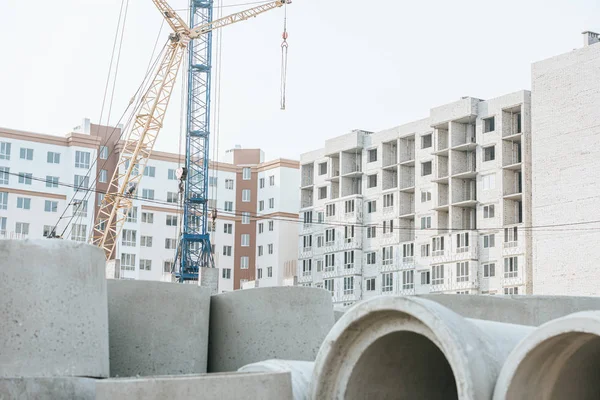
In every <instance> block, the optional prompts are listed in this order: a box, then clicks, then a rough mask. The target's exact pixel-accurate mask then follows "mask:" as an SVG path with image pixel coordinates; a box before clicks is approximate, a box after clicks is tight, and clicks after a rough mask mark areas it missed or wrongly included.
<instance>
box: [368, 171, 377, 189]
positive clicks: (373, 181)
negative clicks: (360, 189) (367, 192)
mask: <svg viewBox="0 0 600 400" xmlns="http://www.w3.org/2000/svg"><path fill="white" fill-rule="evenodd" d="M374 187H377V174H374V175H369V176H368V177H367V188H369V189H370V188H374Z"/></svg>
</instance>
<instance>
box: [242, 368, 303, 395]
mask: <svg viewBox="0 0 600 400" xmlns="http://www.w3.org/2000/svg"><path fill="white" fill-rule="evenodd" d="M314 367H315V363H314V362H311V361H287V360H267V361H261V362H257V363H254V364H248V365H244V366H243V367H242V368H240V369H239V370H238V371H239V372H289V373H290V374H291V375H292V392H293V395H294V400H308V399H309V393H310V381H311V379H312V373H313V369H314Z"/></svg>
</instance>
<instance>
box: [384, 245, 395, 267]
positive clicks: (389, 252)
mask: <svg viewBox="0 0 600 400" xmlns="http://www.w3.org/2000/svg"><path fill="white" fill-rule="evenodd" d="M393 258H394V247H393V246H388V247H384V248H383V249H382V251H381V260H382V263H383V265H391V264H392V263H393Z"/></svg>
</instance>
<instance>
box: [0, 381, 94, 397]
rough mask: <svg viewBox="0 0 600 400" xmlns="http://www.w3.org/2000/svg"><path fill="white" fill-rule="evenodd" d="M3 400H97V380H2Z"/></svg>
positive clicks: (0, 387) (0, 391)
mask: <svg viewBox="0 0 600 400" xmlns="http://www.w3.org/2000/svg"><path fill="white" fill-rule="evenodd" d="M0 399H1V400H32V399H35V400H95V399H96V379H93V378H76V377H52V378H0Z"/></svg>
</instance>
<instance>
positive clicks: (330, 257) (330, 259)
mask: <svg viewBox="0 0 600 400" xmlns="http://www.w3.org/2000/svg"><path fill="white" fill-rule="evenodd" d="M334 269H335V254H325V272H331V271H333V270H334Z"/></svg>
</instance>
